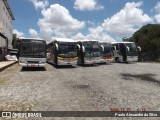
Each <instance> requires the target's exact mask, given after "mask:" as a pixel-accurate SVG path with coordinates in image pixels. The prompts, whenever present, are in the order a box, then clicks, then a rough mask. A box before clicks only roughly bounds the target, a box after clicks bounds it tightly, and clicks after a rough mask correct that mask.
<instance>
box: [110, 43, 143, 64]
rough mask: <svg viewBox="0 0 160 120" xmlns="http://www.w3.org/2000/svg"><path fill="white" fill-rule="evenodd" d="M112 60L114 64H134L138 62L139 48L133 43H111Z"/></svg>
mask: <svg viewBox="0 0 160 120" xmlns="http://www.w3.org/2000/svg"><path fill="white" fill-rule="evenodd" d="M112 48H113V52H114V60H115V61H116V62H136V61H138V52H139V51H141V48H140V47H139V46H136V45H135V43H134V42H112Z"/></svg>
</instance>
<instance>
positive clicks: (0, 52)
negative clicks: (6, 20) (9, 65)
mask: <svg viewBox="0 0 160 120" xmlns="http://www.w3.org/2000/svg"><path fill="white" fill-rule="evenodd" d="M7 49H8V45H7V39H6V38H4V37H2V36H0V61H3V60H4V58H5V56H6V55H7Z"/></svg>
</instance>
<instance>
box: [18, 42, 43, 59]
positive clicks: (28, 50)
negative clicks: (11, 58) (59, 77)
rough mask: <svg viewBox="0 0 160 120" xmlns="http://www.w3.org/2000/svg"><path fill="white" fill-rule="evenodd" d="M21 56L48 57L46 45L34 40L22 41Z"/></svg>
mask: <svg viewBox="0 0 160 120" xmlns="http://www.w3.org/2000/svg"><path fill="white" fill-rule="evenodd" d="M20 46H21V47H20V51H21V52H20V56H21V57H34V58H44V57H46V52H45V51H46V50H45V49H46V48H45V47H46V46H45V44H43V43H34V42H28V43H27V42H24V43H23V42H22V43H21V45H20Z"/></svg>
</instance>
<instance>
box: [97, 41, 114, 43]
mask: <svg viewBox="0 0 160 120" xmlns="http://www.w3.org/2000/svg"><path fill="white" fill-rule="evenodd" d="M98 42H99V43H111V42H107V41H98Z"/></svg>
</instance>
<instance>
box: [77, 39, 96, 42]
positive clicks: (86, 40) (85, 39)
mask: <svg viewBox="0 0 160 120" xmlns="http://www.w3.org/2000/svg"><path fill="white" fill-rule="evenodd" d="M78 41H79V42H83V41H84V42H86V41H98V40H88V39H84V40H78Z"/></svg>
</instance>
